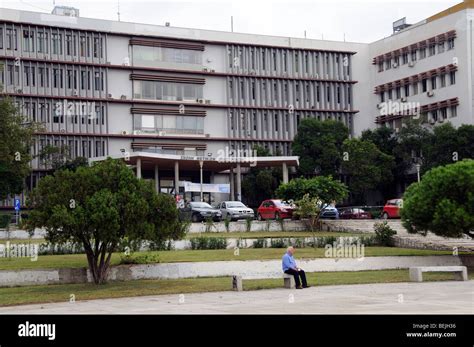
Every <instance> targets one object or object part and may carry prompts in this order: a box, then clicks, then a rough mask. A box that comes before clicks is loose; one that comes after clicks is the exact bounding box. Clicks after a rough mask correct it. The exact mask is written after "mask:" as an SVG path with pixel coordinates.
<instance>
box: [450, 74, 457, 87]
mask: <svg viewBox="0 0 474 347" xmlns="http://www.w3.org/2000/svg"><path fill="white" fill-rule="evenodd" d="M449 83H450V84H451V85H453V84H456V71H451V72H450V73H449Z"/></svg>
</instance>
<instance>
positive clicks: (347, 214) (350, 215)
mask: <svg viewBox="0 0 474 347" xmlns="http://www.w3.org/2000/svg"><path fill="white" fill-rule="evenodd" d="M339 218H341V219H372V215H371V214H370V212H367V211H364V210H363V209H361V208H356V207H349V208H346V209H344V210H342V211H341V212H340V213H339Z"/></svg>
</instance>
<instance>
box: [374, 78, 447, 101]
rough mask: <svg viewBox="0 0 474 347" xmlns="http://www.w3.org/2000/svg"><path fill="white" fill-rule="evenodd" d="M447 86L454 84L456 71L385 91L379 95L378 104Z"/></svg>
mask: <svg viewBox="0 0 474 347" xmlns="http://www.w3.org/2000/svg"><path fill="white" fill-rule="evenodd" d="M447 83H449V85H454V84H456V71H451V72H449V73H444V74H441V75H439V76H432V77H430V78H424V79H422V80H421V81H419V82H414V83H412V84H406V85H404V86H403V87H395V88H393V89H389V90H387V91H384V92H381V93H379V96H380V102H384V101H386V100H398V99H401V98H402V97H408V96H410V95H417V94H418V93H420V92H421V93H425V92H427V91H431V90H435V89H438V88H444V87H446V86H447Z"/></svg>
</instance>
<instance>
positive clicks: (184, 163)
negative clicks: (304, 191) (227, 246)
mask: <svg viewBox="0 0 474 347" xmlns="http://www.w3.org/2000/svg"><path fill="white" fill-rule="evenodd" d="M108 157H110V158H113V159H121V160H124V161H125V162H126V163H127V164H129V165H132V166H135V167H136V174H137V177H139V178H141V177H142V170H154V171H155V182H156V190H157V191H159V186H158V185H159V177H158V176H159V174H158V173H159V170H163V169H164V170H170V169H171V170H174V181H175V187H179V174H180V170H189V171H194V170H195V171H200V177H201V179H200V182H199V183H197V185H199V187H200V191H201V195H202V192H203V190H204V183H203V179H202V177H203V170H206V171H209V172H213V173H223V172H229V174H230V198H231V199H234V197H235V199H237V200H240V199H241V169H242V168H243V167H248V168H251V167H262V168H263V167H281V168H282V171H283V182H284V183H286V182H288V167H296V166H298V165H299V157H297V156H287V157H284V156H278V157H209V156H187V155H176V154H162V153H149V152H132V153H129V152H123V153H121V154H116V155H109V156H107V157H105V156H104V157H96V158H91V159H89V164H92V163H93V162H98V161H103V160H105V159H107V158H108ZM234 170H235V173H236V177H235V189H234ZM207 188H209V189H210V188H211V187H207ZM214 188H215V187H214ZM214 188H213V189H214ZM190 189H192V188H190ZM217 189H219V188H218V187H217ZM176 191H177V190H176ZM234 192H235V194H234Z"/></svg>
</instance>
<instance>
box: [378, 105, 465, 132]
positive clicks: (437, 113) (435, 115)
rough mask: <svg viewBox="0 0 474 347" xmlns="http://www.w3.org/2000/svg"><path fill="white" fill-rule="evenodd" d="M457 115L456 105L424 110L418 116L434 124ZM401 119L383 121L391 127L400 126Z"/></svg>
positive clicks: (425, 121)
mask: <svg viewBox="0 0 474 347" xmlns="http://www.w3.org/2000/svg"><path fill="white" fill-rule="evenodd" d="M457 115H458V110H457V106H450V107H443V108H440V109H437V110H433V111H429V112H424V113H422V114H421V115H420V118H421V119H422V120H423V122H424V123H430V124H436V123H443V122H444V121H445V120H447V119H451V118H455V117H457ZM402 123H403V119H396V120H390V121H386V122H384V123H383V125H386V126H388V127H390V128H392V129H396V128H400V127H401V126H402Z"/></svg>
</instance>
